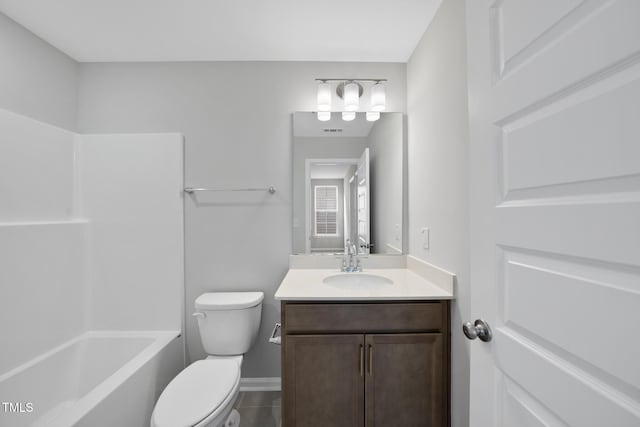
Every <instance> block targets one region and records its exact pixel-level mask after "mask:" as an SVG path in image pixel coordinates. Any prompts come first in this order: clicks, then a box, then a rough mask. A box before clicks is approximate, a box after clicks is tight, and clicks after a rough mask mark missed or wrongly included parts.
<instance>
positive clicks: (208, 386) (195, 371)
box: [151, 292, 264, 427]
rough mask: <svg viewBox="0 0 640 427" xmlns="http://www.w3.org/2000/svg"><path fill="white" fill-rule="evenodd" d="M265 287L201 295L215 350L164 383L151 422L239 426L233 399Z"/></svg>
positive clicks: (198, 311)
mask: <svg viewBox="0 0 640 427" xmlns="http://www.w3.org/2000/svg"><path fill="white" fill-rule="evenodd" d="M263 299H264V294H263V293H262V292H210V293H205V294H202V295H200V296H199V297H198V298H197V299H196V301H195V313H193V316H195V317H196V318H197V319H198V328H199V330H200V339H201V340H202V345H203V346H204V349H205V351H206V352H207V354H208V355H209V356H208V357H207V358H206V359H204V360H198V361H197V362H194V363H192V364H191V365H189V366H187V367H186V368H185V369H184V370H183V371H182V372H180V373H179V374H178V375H177V376H176V377H175V378H174V379H173V380H172V381H171V382H170V383H169V385H167V387H166V388H165V389H164V391H163V392H162V394H161V395H160V397H159V398H158V401H157V402H156V406H155V408H154V409H153V414H152V415H151V427H223V426H225V427H227V426H228V427H231V426H233V427H237V426H239V415H238V413H237V412H236V411H235V410H233V411H232V408H233V403H234V401H235V399H236V396H237V395H238V389H239V386H240V368H241V367H242V358H243V355H244V353H246V352H247V351H248V350H249V348H251V345H252V344H253V342H254V341H255V339H256V336H257V335H258V329H259V327H260V316H261V314H262V300H263Z"/></svg>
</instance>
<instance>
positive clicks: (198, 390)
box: [153, 359, 240, 427]
mask: <svg viewBox="0 0 640 427" xmlns="http://www.w3.org/2000/svg"><path fill="white" fill-rule="evenodd" d="M239 380H240V368H239V366H238V363H237V362H235V361H233V360H227V359H215V360H199V361H197V362H194V363H192V364H191V365H189V366H188V367H187V368H186V369H184V370H183V371H182V372H180V373H179V374H178V376H177V377H175V378H174V379H173V380H172V381H171V382H170V383H169V385H168V386H167V387H166V388H165V389H164V391H163V392H162V394H161V395H160V398H159V399H158V402H157V403H156V407H155V409H154V410H153V423H154V425H155V426H156V427H178V426H180V427H183V426H185V427H186V426H194V425H196V424H197V423H199V422H200V421H202V420H204V419H205V418H207V417H208V416H209V415H210V414H211V413H212V412H213V411H215V410H216V409H218V407H219V406H220V404H221V403H222V402H224V400H225V399H226V398H227V396H229V394H231V393H232V392H233V391H234V390H235V388H236V386H237V384H238V382H239Z"/></svg>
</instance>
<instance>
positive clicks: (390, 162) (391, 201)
mask: <svg viewBox="0 0 640 427" xmlns="http://www.w3.org/2000/svg"><path fill="white" fill-rule="evenodd" d="M403 127H404V124H403V117H402V115H400V114H382V115H381V116H380V120H378V121H377V122H376V123H375V125H374V126H373V128H372V129H371V133H369V137H368V138H367V141H368V143H369V155H370V162H369V167H370V168H371V170H370V175H371V179H370V183H369V184H370V185H371V212H375V215H372V216H371V234H372V239H371V241H372V242H373V243H374V244H375V247H374V248H372V252H375V253H377V254H384V253H398V252H394V251H389V247H388V246H387V245H391V246H393V247H394V248H396V249H398V251H399V252H400V253H402V249H403V248H402V246H403V245H402V216H403V207H404V206H403V202H404V200H403V191H398V190H399V189H401V188H402V184H403V175H402V171H403V169H402V168H403V153H404V138H403V135H402V133H403V131H404V129H403ZM398 129H402V131H401V132H398Z"/></svg>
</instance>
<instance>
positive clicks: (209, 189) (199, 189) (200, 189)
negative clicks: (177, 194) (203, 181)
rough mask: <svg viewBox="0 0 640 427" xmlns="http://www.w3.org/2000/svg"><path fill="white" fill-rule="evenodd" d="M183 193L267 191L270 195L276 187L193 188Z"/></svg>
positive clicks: (186, 189) (186, 188)
mask: <svg viewBox="0 0 640 427" xmlns="http://www.w3.org/2000/svg"><path fill="white" fill-rule="evenodd" d="M184 191H185V193H189V194H193V193H195V192H196V191H268V192H269V193H271V194H274V193H275V192H276V187H274V186H273V185H272V186H269V187H267V188H194V187H185V188H184Z"/></svg>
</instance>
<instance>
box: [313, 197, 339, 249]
mask: <svg viewBox="0 0 640 427" xmlns="http://www.w3.org/2000/svg"><path fill="white" fill-rule="evenodd" d="M315 219H316V221H315V222H316V235H317V236H336V235H337V234H338V187H337V186H335V185H316V186H315Z"/></svg>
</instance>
